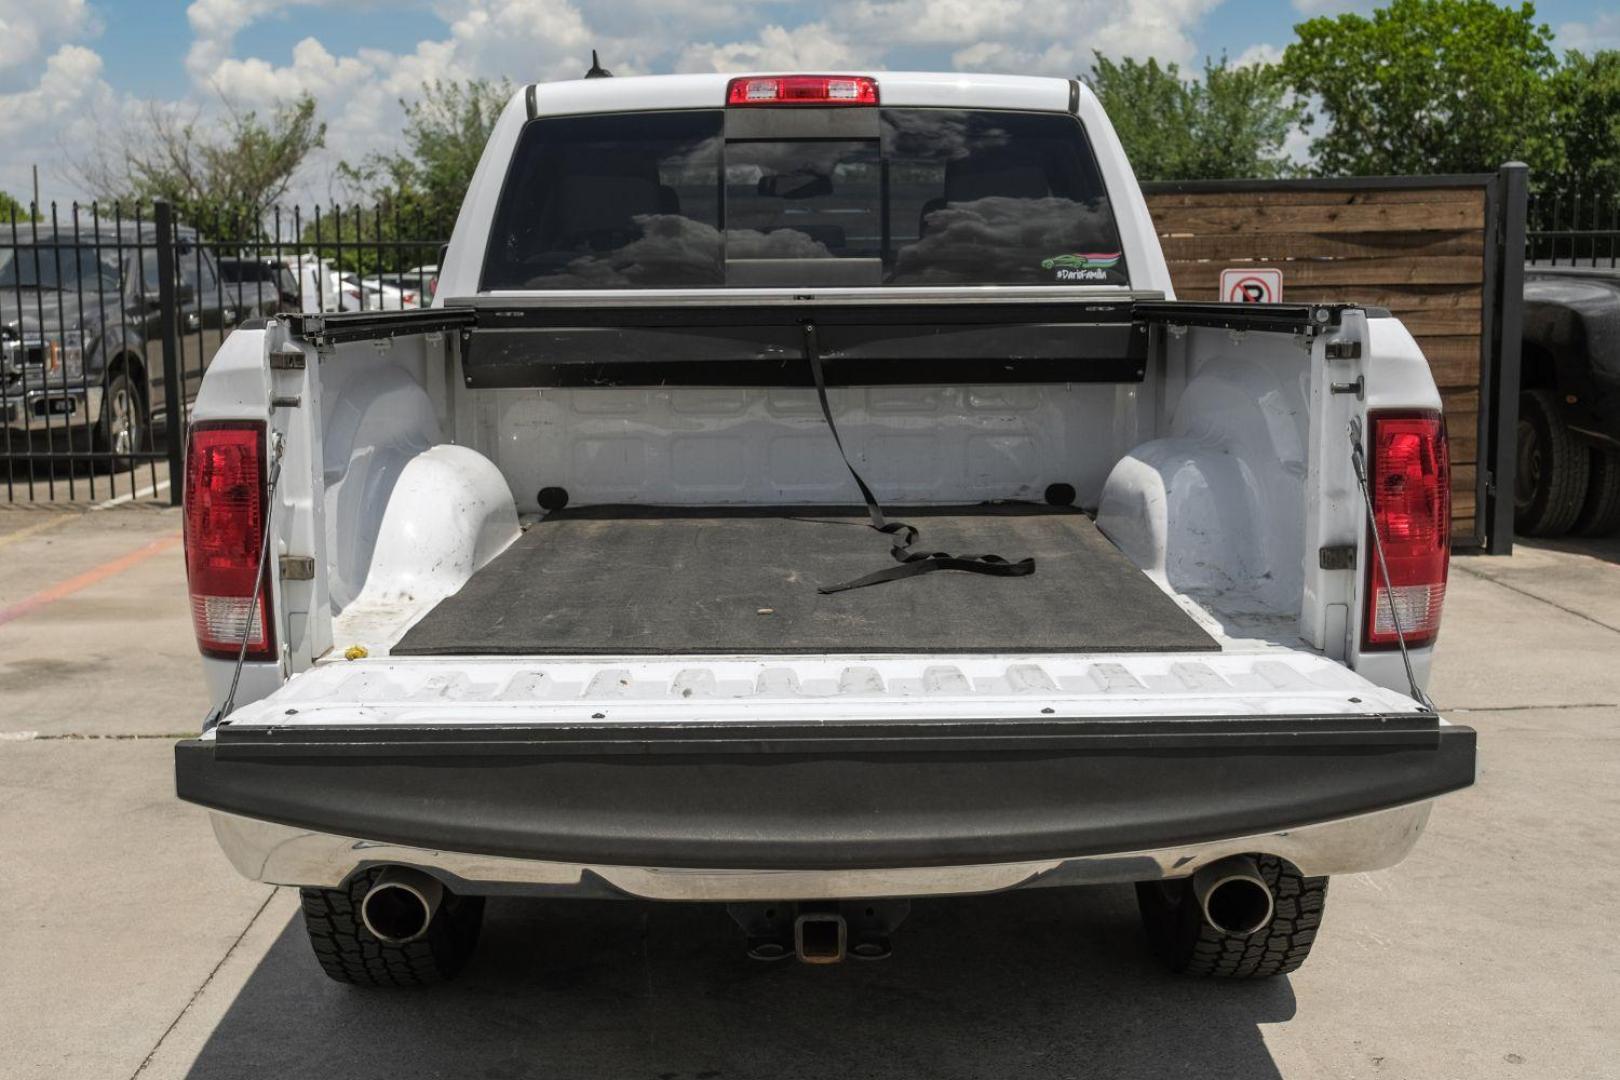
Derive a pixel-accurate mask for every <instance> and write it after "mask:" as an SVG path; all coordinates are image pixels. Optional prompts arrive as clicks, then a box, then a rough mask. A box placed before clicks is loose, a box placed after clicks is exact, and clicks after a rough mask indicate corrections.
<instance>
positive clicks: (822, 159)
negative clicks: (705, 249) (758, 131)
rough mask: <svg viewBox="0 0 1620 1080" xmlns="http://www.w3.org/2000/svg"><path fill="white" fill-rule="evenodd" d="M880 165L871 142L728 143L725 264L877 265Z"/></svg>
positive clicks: (880, 240)
mask: <svg viewBox="0 0 1620 1080" xmlns="http://www.w3.org/2000/svg"><path fill="white" fill-rule="evenodd" d="M882 190H883V188H882V164H881V161H880V158H879V152H878V142H877V140H876V139H869V140H855V141H845V140H834V139H800V140H782V141H763V140H744V141H736V140H734V141H731V142H728V143H726V258H728V259H773V258H775V259H817V258H821V259H825V258H838V257H845V258H877V257H878V256H879V255H881V254H882V250H883V222H882V214H881V209H880V208H881V202H882Z"/></svg>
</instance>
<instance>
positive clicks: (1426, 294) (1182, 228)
mask: <svg viewBox="0 0 1620 1080" xmlns="http://www.w3.org/2000/svg"><path fill="white" fill-rule="evenodd" d="M1143 187H1144V190H1145V191H1146V193H1147V203H1148V209H1149V211H1150V212H1151V213H1152V215H1153V220H1154V224H1155V226H1156V227H1157V230H1158V233H1159V240H1160V243H1162V244H1163V246H1164V256H1165V258H1166V259H1167V260H1168V261H1169V264H1170V276H1171V279H1172V280H1173V281H1174V283H1175V288H1176V296H1177V297H1178V298H1180V299H1182V300H1217V299H1220V300H1224V299H1229V298H1228V297H1224V296H1221V295H1220V276H1221V271H1222V270H1223V269H1227V268H1258V267H1274V268H1276V269H1278V270H1281V271H1282V279H1283V284H1282V289H1283V292H1282V298H1283V299H1284V300H1290V301H1296V300H1297V301H1349V302H1353V303H1360V304H1366V305H1368V306H1372V307H1382V308H1388V309H1389V310H1390V311H1391V312H1392V313H1393V314H1395V315H1396V316H1398V317H1399V318H1400V319H1401V321H1402V322H1404V323H1405V324H1406V326H1407V327H1408V328H1409V329H1410V330H1411V331H1412V334H1413V336H1415V337H1416V338H1417V340H1418V344H1419V345H1420V346H1421V347H1422V349H1423V354H1424V355H1425V356H1426V357H1428V360H1429V366H1430V368H1431V370H1432V371H1433V372H1434V381H1435V382H1436V383H1437V384H1438V385H1439V387H1440V396H1441V399H1442V402H1443V404H1444V407H1445V413H1446V427H1447V430H1448V432H1449V433H1450V436H1451V461H1452V537H1453V541H1454V543H1456V544H1458V545H1459V546H1464V547H1484V548H1487V549H1488V550H1492V551H1506V550H1509V547H1510V545H1511V543H1512V527H1513V505H1512V503H1513V500H1512V491H1513V475H1512V468H1513V445H1514V439H1513V431H1514V427H1515V425H1516V424H1517V422H1518V366H1519V364H1518V351H1519V321H1518V320H1519V311H1520V307H1521V305H1522V300H1523V262H1524V255H1523V253H1524V205H1525V170H1524V168H1523V166H1504V167H1503V169H1502V170H1501V171H1500V172H1497V173H1487V174H1482V175H1470V176H1422V177H1366V178H1356V179H1343V180H1233V181H1221V180H1213V181H1188V182H1173V183H1154V184H1145V185H1143ZM1502 386H1506V387H1507V388H1508V392H1507V393H1505V394H1504V393H1501V392H1499V388H1500V387H1502ZM1504 425H1505V426H1504ZM1504 433H1505V434H1504ZM1498 491H1500V492H1502V493H1503V499H1501V500H1498V499H1497V498H1496V492H1498ZM1504 519H1505V520H1504Z"/></svg>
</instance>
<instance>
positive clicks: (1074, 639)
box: [393, 506, 1218, 655]
mask: <svg viewBox="0 0 1620 1080" xmlns="http://www.w3.org/2000/svg"><path fill="white" fill-rule="evenodd" d="M890 516H891V517H892V518H894V519H895V520H899V521H906V522H910V523H911V524H913V525H916V526H917V527H918V529H919V530H920V531H921V534H922V535H921V538H920V539H919V540H918V542H917V544H916V545H915V548H916V550H918V551H950V552H953V553H957V554H986V553H994V554H997V555H1001V556H1003V557H1005V558H1008V559H1018V558H1023V557H1024V556H1033V557H1034V558H1035V561H1036V571H1035V573H1034V574H1032V575H1030V576H1028V577H1018V578H1000V577H982V576H979V575H975V574H965V573H957V572H951V571H942V572H939V573H934V574H926V575H923V576H921V577H914V578H907V579H904V580H901V581H894V582H889V583H887V584H883V585H876V586H873V587H871V588H865V589H856V590H853V591H850V592H842V593H837V594H835V595H831V596H823V595H821V594H820V593H818V592H817V591H816V588H817V586H821V585H833V584H837V583H839V582H844V581H848V580H850V579H851V578H855V577H859V576H861V575H863V574H866V573H868V572H870V571H872V570H878V569H882V568H883V567H885V566H889V565H893V563H892V560H891V559H890V557H889V553H888V547H889V541H888V538H887V537H885V536H882V535H880V534H878V533H877V532H874V531H873V530H872V529H869V528H867V527H865V521H866V518H865V515H864V514H862V513H860V512H857V511H850V510H827V509H824V508H817V509H797V508H785V507H772V508H769V509H765V508H748V509H712V508H698V509H689V508H647V507H592V508H586V509H580V510H565V511H562V512H559V513H556V514H553V515H551V516H549V517H547V518H546V519H545V520H543V521H541V522H539V523H537V524H535V525H532V526H531V527H530V528H529V529H528V531H527V532H525V533H524V534H523V536H521V537H519V538H518V540H517V541H516V542H515V543H513V545H512V546H511V547H510V548H508V549H507V550H506V551H504V552H502V553H501V554H500V555H499V556H498V557H497V558H496V559H495V560H494V561H492V562H491V563H490V564H489V565H487V566H485V567H484V568H483V569H482V570H480V571H478V572H477V573H476V574H474V575H473V577H472V579H471V580H470V581H468V582H467V584H466V585H465V586H463V587H462V589H461V591H460V592H458V593H456V594H455V595H454V596H452V597H449V598H448V599H446V600H444V601H443V602H441V603H440V604H439V605H438V606H437V607H435V608H434V609H433V610H432V611H430V612H429V613H428V614H427V615H426V616H425V617H424V618H423V619H422V620H421V621H420V622H418V623H417V624H416V625H415V626H413V627H412V628H411V629H410V630H409V631H408V632H407V633H406V634H405V637H404V638H403V639H402V640H401V641H400V642H399V644H397V645H396V646H394V648H393V652H394V653H395V654H396V655H452V654H454V655H477V654H508V655H509V654H518V653H541V654H572V655H592V654H609V653H627V654H642V653H652V654H661V653H822V652H839V653H847V652H966V653H972V652H1190V651H1213V650H1215V649H1217V648H1218V646H1217V645H1216V643H1215V641H1214V640H1213V639H1212V638H1211V637H1210V636H1209V635H1208V634H1207V633H1205V632H1204V631H1203V629H1201V628H1200V627H1199V626H1198V624H1197V623H1196V622H1194V621H1193V619H1192V618H1191V617H1190V616H1189V615H1188V614H1187V613H1186V612H1185V611H1183V610H1182V609H1181V608H1180V607H1179V606H1178V605H1177V604H1176V603H1175V601H1173V600H1172V599H1171V598H1170V597H1168V596H1166V595H1165V594H1164V593H1163V592H1162V591H1160V590H1159V588H1158V587H1157V586H1155V585H1154V584H1153V583H1152V582H1151V581H1149V580H1148V578H1147V577H1146V576H1145V575H1144V574H1143V573H1142V572H1141V571H1140V570H1138V569H1137V568H1136V566H1135V565H1133V564H1132V563H1131V562H1130V560H1128V559H1126V558H1125V556H1124V555H1122V554H1121V553H1120V552H1119V550H1118V549H1117V548H1115V547H1114V545H1113V544H1112V543H1110V542H1109V541H1108V539H1107V538H1106V537H1105V536H1103V535H1102V534H1101V533H1100V532H1098V531H1097V527H1096V526H1095V525H1093V524H1092V522H1091V519H1089V518H1087V517H1086V516H1085V515H1084V514H1081V513H1079V512H1078V511H1074V510H1054V509H1052V508H1049V507H1037V506H993V507H991V506H985V507H972V508H928V509H919V508H914V507H903V508H897V509H895V510H893V511H891V515H890Z"/></svg>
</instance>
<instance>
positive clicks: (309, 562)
mask: <svg viewBox="0 0 1620 1080" xmlns="http://www.w3.org/2000/svg"><path fill="white" fill-rule="evenodd" d="M277 565H278V566H279V567H280V570H281V580H282V581H314V580H315V557H314V556H313V555H283V556H281V558H280V559H278V560H277Z"/></svg>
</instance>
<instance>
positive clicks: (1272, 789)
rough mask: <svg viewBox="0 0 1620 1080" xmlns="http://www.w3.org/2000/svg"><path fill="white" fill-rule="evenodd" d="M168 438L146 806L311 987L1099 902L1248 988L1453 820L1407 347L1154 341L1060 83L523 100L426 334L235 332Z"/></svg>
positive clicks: (505, 119) (1428, 421) (900, 77)
mask: <svg viewBox="0 0 1620 1080" xmlns="http://www.w3.org/2000/svg"><path fill="white" fill-rule="evenodd" d="M195 418H196V419H195V422H194V424H193V427H192V430H191V433H190V442H189V449H188V459H187V470H186V485H187V486H186V544H187V567H188V583H189V588H190V590H191V593H192V603H193V611H194V614H195V618H196V630H197V636H198V641H199V646H200V648H201V650H202V653H203V656H204V661H203V665H204V669H205V677H206V678H207V679H208V682H209V685H210V688H211V690H212V693H213V696H214V700H215V702H216V705H215V708H214V710H213V712H212V713H211V714H210V716H209V717H208V718H207V720H206V721H205V722H204V725H203V727H204V730H203V731H202V733H201V734H200V735H199V737H197V738H195V739H190V740H186V741H184V742H182V743H181V744H180V745H179V747H178V748H177V752H176V753H177V757H176V770H177V783H178V788H179V793H180V795H181V797H182V798H184V799H187V800H189V801H192V802H195V803H198V804H200V805H202V806H205V807H207V808H208V809H209V810H210V813H211V819H212V821H213V825H214V831H215V834H216V836H217V837H218V839H219V841H220V843H221V845H222V847H223V848H224V850H225V852H226V854H227V855H228V856H229V857H230V858H231V860H232V861H233V863H234V864H235V865H236V866H237V868H238V869H240V870H241V871H242V872H243V873H244V874H246V875H248V876H249V877H252V878H254V879H256V880H261V881H270V882H276V883H281V884H289V885H297V886H299V887H301V888H302V889H303V890H304V893H303V895H304V909H305V914H306V922H307V925H308V928H309V932H310V936H311V940H312V943H313V945H314V948H315V952H316V954H317V956H318V958H319V959H320V962H321V965H322V967H323V969H324V970H325V972H326V973H327V974H328V975H330V976H332V977H333V978H336V979H339V980H342V981H348V982H354V983H361V984H369V985H394V984H409V983H417V982H426V981H433V980H436V979H439V978H443V977H446V976H448V975H451V974H453V973H454V972H455V970H456V969H457V968H459V966H460V965H461V964H462V963H463V962H464V960H465V959H466V957H467V955H468V954H469V952H470V950H471V949H472V948H473V944H474V942H475V941H476V935H477V927H478V924H479V920H480V918H481V911H482V900H483V898H484V897H485V896H488V895H492V894H502V895H514V894H515V895H548V896H555V895H577V896H604V895H606V896H630V897H638V898H643V899H652V900H661V901H719V902H725V903H727V904H728V905H730V907H731V910H732V914H733V915H734V917H735V918H736V921H737V922H738V924H739V927H740V929H741V937H742V939H743V941H744V943H745V944H746V947H747V948H748V950H749V951H750V953H751V954H752V955H754V956H756V957H758V958H760V959H774V958H779V957H789V956H795V955H796V956H798V957H800V958H801V959H804V960H808V961H814V962H827V961H832V960H838V959H842V958H844V957H845V956H855V957H876V956H883V955H888V953H889V951H890V949H891V948H892V944H893V941H894V940H895V935H896V931H897V929H898V927H899V924H900V922H901V921H902V920H903V918H904V914H905V910H906V904H907V903H908V901H909V899H910V898H912V897H916V896H929V895H956V894H968V893H982V892H989V891H996V890H1003V889H1012V888H1033V887H1076V886H1084V885H1091V884H1098V883H1109V882H1114V883H1120V882H1129V883H1134V884H1135V885H1136V887H1137V894H1138V899H1139V902H1140V906H1141V910H1142V915H1143V919H1144V925H1145V926H1146V927H1147V929H1148V934H1149V937H1150V939H1151V940H1152V942H1153V943H1154V946H1155V948H1156V949H1157V951H1158V952H1159V953H1160V954H1161V956H1162V957H1163V958H1164V960H1165V961H1166V963H1167V964H1168V965H1169V966H1170V967H1171V968H1172V969H1173V970H1176V971H1181V972H1186V973H1189V974H1199V975H1208V976H1219V977H1255V976H1268V975H1278V974H1283V973H1285V972H1287V971H1291V970H1293V969H1294V968H1296V967H1297V966H1298V965H1299V964H1300V963H1302V962H1303V961H1304V959H1305V956H1306V954H1307V953H1308V951H1309V949H1310V946H1311V942H1312V940H1313V939H1314V937H1315V932H1316V929H1317V927H1318V925H1319V923H1320V921H1321V916H1322V910H1323V902H1324V897H1325V894H1326V889H1327V881H1328V878H1329V876H1330V875H1333V874H1339V873H1347V872H1359V871H1366V870H1373V869H1378V868H1380V867H1384V866H1388V865H1391V864H1392V863H1394V862H1396V861H1398V860H1399V859H1401V858H1402V857H1403V856H1404V855H1405V854H1406V852H1407V851H1408V850H1410V848H1411V847H1412V845H1413V844H1414V843H1415V842H1416V840H1417V838H1418V836H1419V834H1420V833H1421V831H1422V829H1423V825H1424V823H1425V821H1426V820H1427V817H1428V814H1429V811H1430V808H1431V806H1432V804H1433V801H1434V799H1436V798H1437V797H1439V796H1441V795H1443V794H1445V793H1447V792H1450V791H1454V790H1456V789H1458V788H1462V787H1466V786H1467V785H1468V784H1470V783H1472V781H1473V776H1474V733H1473V732H1472V731H1471V730H1470V729H1468V728H1465V727H1461V726H1457V725H1453V724H1450V723H1448V722H1447V721H1446V720H1445V719H1443V718H1442V717H1440V716H1439V715H1438V713H1437V711H1436V710H1435V708H1434V707H1433V705H1432V703H1431V702H1429V700H1428V698H1427V696H1426V695H1425V693H1424V690H1423V686H1424V683H1425V682H1426V680H1427V675H1428V668H1429V663H1430V658H1431V657H1432V655H1433V650H1434V648H1435V642H1436V639H1437V637H1438V635H1439V626H1440V618H1441V613H1442V609H1443V604H1444V597H1445V579H1446V572H1447V565H1448V558H1449V548H1448V536H1449V532H1450V528H1449V517H1450V513H1449V494H1448V493H1449V489H1450V484H1449V476H1448V471H1449V464H1448V457H1447V447H1446V440H1445V429H1444V424H1443V421H1442V419H1441V415H1440V400H1439V396H1438V393H1437V392H1436V390H1435V386H1434V382H1433V380H1432V378H1431V377H1430V375H1429V371H1428V366H1427V364H1426V362H1425V361H1424V358H1423V356H1422V354H1421V352H1420V351H1419V349H1418V347H1417V345H1416V344H1415V343H1414V341H1413V339H1412V337H1411V335H1410V334H1409V333H1407V331H1406V330H1405V328H1404V327H1402V326H1401V324H1400V323H1399V322H1398V321H1397V320H1395V319H1393V318H1391V317H1390V316H1389V315H1388V313H1386V312H1382V311H1378V310H1373V309H1367V308H1364V307H1359V306H1355V305H1335V304H1308V305H1307V304H1294V305H1287V304H1278V305H1227V304H1198V303H1180V302H1177V301H1176V300H1175V299H1174V293H1173V290H1172V288H1171V284H1170V280H1169V276H1168V274H1167V272H1166V269H1165V264H1164V259H1163V256H1162V253H1161V252H1160V250H1159V245H1158V240H1157V236H1156V234H1155V232H1154V229H1153V226H1152V223H1151V221H1150V219H1149V217H1148V213H1147V210H1146V206H1145V204H1144V202H1143V199H1142V195H1141V193H1140V191H1139V189H1138V187H1137V184H1136V182H1135V179H1134V177H1133V175H1132V172H1131V168H1130V165H1129V163H1128V162H1127V160H1126V158H1125V155H1124V153H1123V151H1122V150H1121V148H1120V145H1119V141H1118V139H1117V138H1116V137H1115V135H1114V132H1113V129H1112V128H1111V126H1110V125H1109V123H1108V120H1107V117H1106V116H1105V115H1104V114H1103V111H1102V109H1101V107H1100V106H1099V104H1098V103H1097V100H1096V99H1095V97H1094V96H1093V95H1092V94H1091V93H1090V91H1089V90H1088V89H1087V88H1086V87H1085V86H1083V85H1082V84H1080V83H1079V82H1077V81H1071V80H1063V79H1043V78H1029V77H1015V76H963V75H960V74H951V75H934V74H908V73H893V72H884V73H876V74H836V75H828V74H768V73H756V74H740V75H735V76H725V75H686V76H659V77H645V78H608V79H601V78H598V79H587V80H581V81H578V82H564V83H551V84H542V85H535V86H529V87H526V88H524V89H523V90H521V91H520V92H518V93H517V94H516V95H515V96H514V97H513V99H512V101H511V103H510V104H509V105H508V106H507V108H506V110H505V112H504V113H503V114H502V116H501V118H500V120H499V122H498V123H497V125H496V127H495V130H494V133H493V135H492V137H491V139H490V141H489V144H488V147H487V148H486V150H485V153H484V157H483V159H482V162H481V163H480V165H479V167H478V170H477V172H476V174H475V176H474V179H473V181H472V184H471V187H470V189H469V191H468V193H467V197H466V201H465V203H464V205H463V208H462V211H461V215H460V218H459V220H458V221H457V224H456V227H455V230H454V234H453V236H452V239H451V241H450V245H449V248H448V251H447V253H446V255H445V257H444V259H443V260H442V261H441V266H440V275H439V282H438V288H437V292H436V293H435V296H434V300H433V304H432V307H430V308H426V309H421V310H414V311H396V312H365V313H359V312H357V313H329V314H323V313H286V314H283V315H281V316H278V317H277V318H276V319H274V320H271V321H270V322H269V323H268V324H267V325H266V326H265V327H264V328H262V329H254V330H241V331H238V332H237V333H235V334H233V335H232V337H231V339H230V340H229V341H227V343H226V346H225V348H224V349H222V350H221V352H220V354H219V356H218V357H217V358H216V360H215V362H214V364H213V365H212V366H211V367H210V369H209V372H208V376H207V379H206V380H205V382H204V384H203V387H202V391H201V394H200V395H199V398H198V401H197V405H196V410H195Z"/></svg>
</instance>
